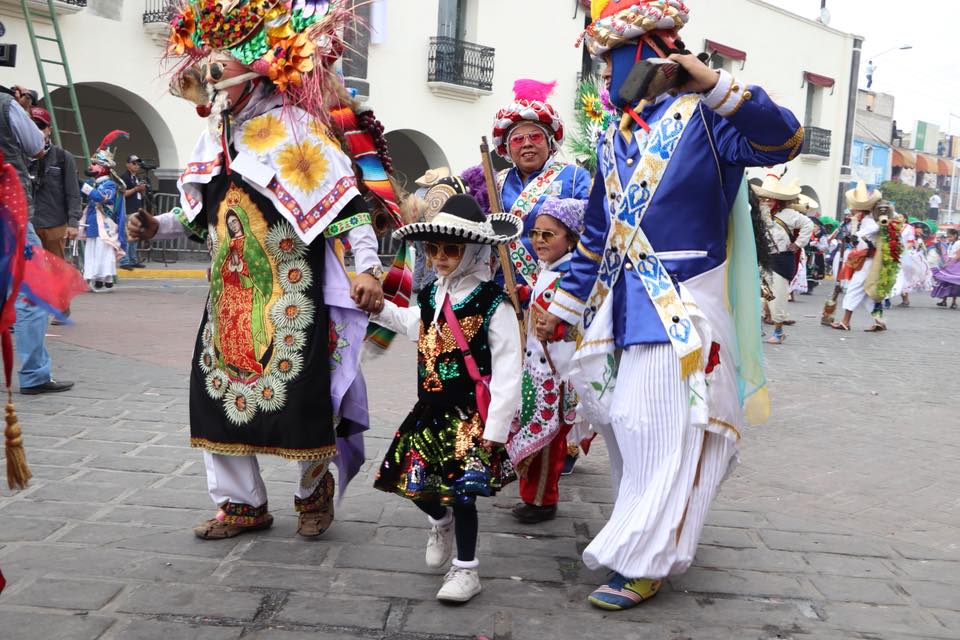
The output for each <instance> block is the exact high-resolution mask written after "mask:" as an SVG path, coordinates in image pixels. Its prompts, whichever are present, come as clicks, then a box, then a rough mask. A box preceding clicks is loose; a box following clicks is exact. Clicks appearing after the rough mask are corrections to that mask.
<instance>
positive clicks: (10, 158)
mask: <svg viewBox="0 0 960 640" xmlns="http://www.w3.org/2000/svg"><path fill="white" fill-rule="evenodd" d="M44 145H45V142H44V139H43V134H42V133H40V129H38V128H37V125H35V124H34V123H33V121H32V120H31V119H30V116H29V115H28V114H27V112H26V111H24V110H23V107H22V106H21V105H20V103H19V102H18V100H17V94H16V92H15V91H11V90H9V89H6V88H4V87H0V150H2V151H3V155H4V157H5V158H6V159H7V162H9V163H10V164H12V165H13V167H14V169H15V170H16V172H17V175H18V176H19V177H20V182H21V184H22V185H23V190H24V191H25V192H26V197H27V206H28V207H29V211H30V218H31V221H32V219H33V215H34V207H33V196H32V189H31V184H30V177H29V174H28V173H27V165H28V163H29V161H30V158H39V157H42V156H43V152H44ZM27 245H28V246H31V245H32V246H40V245H41V242H40V238H38V237H37V234H36V232H35V231H34V230H33V224H32V222H31V223H30V224H28V225H27ZM46 331H47V313H46V311H44V310H42V309H40V308H39V307H37V306H35V305H33V304H32V303H30V302H29V301H28V300H27V299H26V298H25V297H23V296H20V298H19V299H18V300H17V322H16V324H15V325H14V334H15V335H16V342H17V354H18V355H19V356H20V371H19V377H20V393H24V394H28V395H34V394H39V393H52V392H58V391H66V390H68V389H70V388H72V387H73V383H72V382H59V381H57V380H54V379H53V378H52V377H51V376H50V354H48V353H47V348H46V345H45V344H44V339H45V337H46Z"/></svg>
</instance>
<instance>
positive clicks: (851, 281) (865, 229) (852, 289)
mask: <svg viewBox="0 0 960 640" xmlns="http://www.w3.org/2000/svg"><path fill="white" fill-rule="evenodd" d="M846 195H847V206H848V207H849V208H850V213H851V214H853V217H852V218H851V220H850V235H851V236H853V238H854V243H855V249H854V250H853V251H850V252H848V254H847V259H846V261H845V262H844V264H843V268H842V269H841V270H840V274H839V276H838V279H839V280H846V281H847V284H846V288H845V290H844V295H843V320H841V321H840V322H834V323H833V324H832V325H830V326H831V327H833V328H834V329H839V330H841V331H850V320H851V319H852V318H853V312H854V311H855V310H856V309H857V307H860V306H862V307H863V308H864V309H866V310H867V311H868V312H870V314H871V315H872V316H873V318H874V323H873V326H871V327H870V328H869V329H866V331H870V332H874V331H885V330H886V328H887V325H886V324H885V323H884V322H883V306H882V304H877V301H875V300H874V299H873V298H871V297H870V296H869V295H868V294H867V290H866V284H867V277H868V276H869V275H870V271H871V269H872V268H873V261H874V259H875V256H876V252H877V241H878V237H879V236H880V225H879V224H877V220H876V219H875V218H874V209H875V208H876V207H877V205H878V204H879V203H880V201H881V200H882V199H883V193H882V192H881V191H880V190H879V189H872V190H870V189H867V186H866V185H865V184H864V183H863V182H860V183H858V184H857V186H856V188H854V189H851V190H850V191H847V194H846ZM881 301H882V298H881Z"/></svg>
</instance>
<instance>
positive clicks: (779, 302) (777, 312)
mask: <svg viewBox="0 0 960 640" xmlns="http://www.w3.org/2000/svg"><path fill="white" fill-rule="evenodd" d="M767 279H768V281H769V282H770V290H771V291H772V292H773V295H774V296H775V297H774V299H773V300H771V301H770V303H769V304H770V316H771V318H773V321H774V322H786V321H787V320H789V319H790V312H789V311H787V305H788V304H789V303H790V281H789V280H787V279H786V278H784V277H783V276H781V275H780V274H778V273H774V272H773V271H768V272H767Z"/></svg>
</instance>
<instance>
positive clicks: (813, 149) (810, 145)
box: [801, 127, 832, 158]
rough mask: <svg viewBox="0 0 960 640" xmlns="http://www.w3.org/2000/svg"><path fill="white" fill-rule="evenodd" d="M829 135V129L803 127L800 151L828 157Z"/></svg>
mask: <svg viewBox="0 0 960 640" xmlns="http://www.w3.org/2000/svg"><path fill="white" fill-rule="evenodd" d="M831 135H832V134H831V132H830V130H829V129H820V128H819V127H805V128H804V133H803V150H802V151H801V153H806V154H810V155H813V156H822V157H824V158H829V157H830V140H831Z"/></svg>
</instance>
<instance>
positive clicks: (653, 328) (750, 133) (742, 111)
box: [550, 72, 803, 348]
mask: <svg viewBox="0 0 960 640" xmlns="http://www.w3.org/2000/svg"><path fill="white" fill-rule="evenodd" d="M673 102H674V100H673V99H670V98H668V99H666V100H662V101H660V102H657V103H655V104H653V105H651V106H649V107H647V108H646V109H644V110H643V112H642V113H641V114H640V116H641V117H642V118H643V119H644V120H645V121H646V122H647V123H649V124H650V126H651V128H653V127H655V123H658V122H660V121H661V119H663V118H674V117H675V115H679V114H675V113H674V109H672V108H671V107H672V106H673ZM642 133H643V132H642V131H641V132H640V134H642ZM613 138H614V151H615V155H616V163H617V168H618V171H619V176H620V182H621V186H622V187H624V188H625V187H626V186H627V184H628V183H629V182H630V177H631V176H632V174H633V170H634V168H635V167H636V166H637V164H638V162H639V160H640V158H641V156H642V154H643V151H644V149H643V148H641V147H640V146H639V145H638V140H640V144H641V145H642V144H644V143H645V142H646V136H643V135H638V134H637V133H636V130H635V132H634V135H632V136H630V139H629V140H627V139H626V137H625V136H624V135H623V134H622V133H620V132H615V133H614V135H613ZM802 145H803V127H801V126H800V123H799V122H797V119H796V118H795V117H794V115H793V114H792V113H791V112H790V111H789V110H787V109H784V108H782V107H778V106H777V105H776V104H774V102H773V101H772V100H771V99H770V97H769V96H768V95H767V94H766V92H764V91H763V89H761V88H760V87H757V86H747V85H741V84H740V83H739V82H737V81H736V80H734V79H733V78H732V77H731V76H730V75H729V74H728V73H726V72H721V73H720V80H719V82H718V83H717V86H716V88H714V89H713V90H712V91H711V92H710V93H709V94H707V95H705V96H703V98H702V100H701V105H700V107H698V108H697V109H696V110H695V111H694V113H693V116H692V117H691V119H690V121H689V124H688V125H687V128H686V131H685V133H684V134H683V137H682V138H681V140H680V143H679V145H678V146H677V148H676V151H675V152H674V154H673V157H672V159H671V160H670V161H669V163H668V164H667V166H666V168H665V169H664V173H663V174H662V176H661V181H660V184H659V188H658V189H657V191H656V193H655V194H654V196H653V200H652V202H651V203H650V205H649V208H648V210H647V213H646V216H645V217H644V218H643V222H642V223H641V225H640V226H641V229H643V232H644V234H646V236H647V238H648V239H649V240H650V244H651V245H652V246H653V247H654V248H655V249H656V251H657V256H658V257H659V258H660V260H661V261H662V262H663V265H664V267H665V268H666V269H667V271H668V272H669V273H670V274H671V276H672V278H673V279H674V280H675V281H679V282H683V281H685V280H688V279H690V278H693V277H695V276H698V275H701V274H703V273H706V272H708V271H710V270H711V269H714V268H716V267H718V266H720V265H722V264H723V263H724V261H725V260H726V259H727V230H728V220H729V212H730V209H731V207H732V205H733V202H734V200H735V198H736V195H737V191H738V190H739V188H740V183H741V181H742V179H743V173H744V169H745V168H746V167H751V166H770V165H775V164H780V163H784V162H787V161H788V160H792V159H793V158H794V157H796V155H797V154H798V153H799V152H800V149H801V147H802ZM714 149H715V150H716V153H714ZM601 165H603V163H602V162H601ZM609 172H610V168H609V167H608V173H609ZM605 177H606V175H598V176H597V179H596V180H595V181H594V183H593V188H592V190H591V192H590V199H589V202H588V203H587V211H586V220H585V226H586V228H585V231H584V234H583V236H582V237H581V240H580V244H579V245H578V247H577V250H576V251H575V252H574V256H573V259H572V260H571V262H570V273H569V274H568V275H566V276H564V278H563V282H562V283H561V287H560V289H559V290H558V291H557V294H556V296H555V297H554V301H553V303H552V304H551V306H550V312H551V313H553V314H554V315H556V316H558V317H559V318H561V319H563V320H564V321H565V322H568V323H570V324H576V323H577V322H579V320H580V318H581V316H582V315H583V312H584V310H585V307H586V301H587V298H588V297H589V296H590V293H591V291H592V290H593V286H594V283H595V281H596V279H597V271H598V269H599V266H600V259H601V255H602V254H603V251H604V248H605V246H606V241H607V232H608V227H609V221H610V212H609V208H608V203H607V193H606V186H605V184H604V180H603V178H605ZM627 262H629V261H627ZM612 295H613V304H614V308H613V318H614V336H613V337H614V339H615V342H616V345H617V347H619V348H624V347H627V346H630V345H636V344H652V343H665V342H668V340H667V336H666V333H665V332H664V329H663V325H662V323H661V322H660V319H659V317H658V315H657V312H656V309H655V308H654V306H653V303H652V302H651V300H650V297H649V296H648V295H647V293H646V291H645V290H644V288H643V285H642V284H641V281H640V278H639V277H638V276H637V274H636V272H635V271H634V269H633V266H632V265H630V264H625V265H624V267H623V271H622V273H621V274H620V278H619V280H618V281H617V284H616V285H615V287H614V290H613V294H612Z"/></svg>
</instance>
